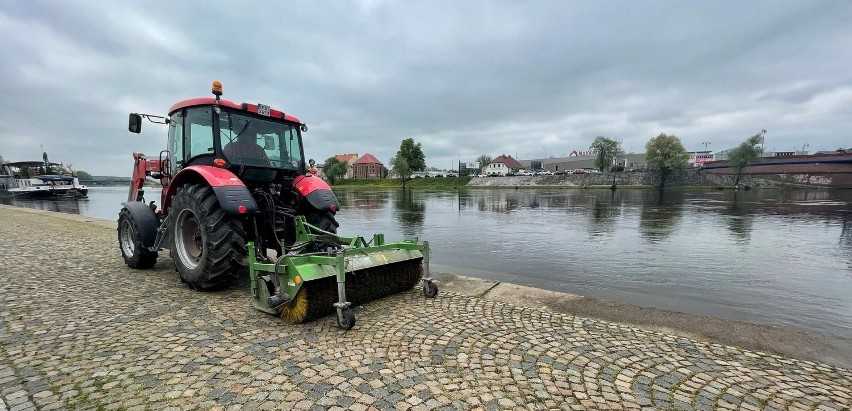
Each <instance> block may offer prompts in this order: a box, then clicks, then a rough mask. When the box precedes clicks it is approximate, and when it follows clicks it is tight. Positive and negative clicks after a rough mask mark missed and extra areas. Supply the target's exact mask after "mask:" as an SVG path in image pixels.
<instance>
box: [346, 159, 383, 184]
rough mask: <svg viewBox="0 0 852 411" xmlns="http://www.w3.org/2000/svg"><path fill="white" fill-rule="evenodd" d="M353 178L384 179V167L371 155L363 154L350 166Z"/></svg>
mask: <svg viewBox="0 0 852 411" xmlns="http://www.w3.org/2000/svg"><path fill="white" fill-rule="evenodd" d="M352 177H353V178H385V166H384V164H382V162H381V161H379V160H378V159H377V158H376V157H373V155H372V154H369V153H368V154H364V155H363V156H362V157H361V158H359V159H358V160H357V161H355V162H354V163H353V164H352Z"/></svg>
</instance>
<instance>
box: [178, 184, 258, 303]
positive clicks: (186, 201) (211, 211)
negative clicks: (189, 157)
mask: <svg viewBox="0 0 852 411" xmlns="http://www.w3.org/2000/svg"><path fill="white" fill-rule="evenodd" d="M169 214H170V215H171V222H170V223H169V225H170V227H169V233H170V236H169V237H170V239H171V254H172V260H173V261H174V264H175V270H176V271H177V272H178V273H180V279H181V281H183V282H185V283H186V284H187V285H188V286H189V287H190V288H194V289H196V290H212V289H219V288H222V287H225V286H227V285H229V284H230V283H231V282H232V281H233V280H235V279H236V278H238V277H239V275H240V273H242V272H244V271H246V267H247V266H246V257H247V255H248V251H247V249H246V234H245V230H244V229H243V225H242V223H241V222H240V221H239V219H237V217H235V216H231V215H228V214H226V213H225V212H224V211H223V210H222V207H220V205H219V200H218V199H217V198H216V194H215V193H214V192H213V189H212V188H210V187H207V186H206V185H187V186H184V187H180V188H178V191H177V193H176V194H175V196H174V200H173V202H172V206H171V209H170V210H169Z"/></svg>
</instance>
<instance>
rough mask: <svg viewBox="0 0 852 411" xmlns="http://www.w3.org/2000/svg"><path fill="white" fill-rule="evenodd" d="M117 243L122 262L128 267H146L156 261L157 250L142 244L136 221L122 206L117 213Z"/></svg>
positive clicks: (149, 266)
mask: <svg viewBox="0 0 852 411" xmlns="http://www.w3.org/2000/svg"><path fill="white" fill-rule="evenodd" d="M118 245H119V247H120V248H121V256H122V257H124V263H125V264H127V266H128V267H130V268H139V269H146V268H151V267H153V266H154V264H156V263H157V252H156V251H150V250H148V249H147V248H145V246H144V245H142V241H141V240H140V239H139V226H138V223H137V221H136V219H135V218H133V214H131V213H130V210H128V209H126V208H122V209H121V212H120V213H118Z"/></svg>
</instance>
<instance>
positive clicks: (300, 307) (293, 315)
mask: <svg viewBox="0 0 852 411" xmlns="http://www.w3.org/2000/svg"><path fill="white" fill-rule="evenodd" d="M278 315H279V316H280V317H281V319H282V320H284V321H286V322H288V323H290V324H298V323H300V322H302V321H305V317H307V315H308V296H307V290H306V288H305V287H302V288H301V289H300V290H299V292H298V293H296V296H295V297H294V298H293V301H290V302H289V303H287V304H284V305H282V306H281V307H279V308H278Z"/></svg>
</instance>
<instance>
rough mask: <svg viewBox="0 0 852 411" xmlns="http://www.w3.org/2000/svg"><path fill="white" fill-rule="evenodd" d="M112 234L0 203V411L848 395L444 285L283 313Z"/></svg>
mask: <svg viewBox="0 0 852 411" xmlns="http://www.w3.org/2000/svg"><path fill="white" fill-rule="evenodd" d="M115 237H116V233H115V230H112V229H107V228H103V227H99V226H96V225H92V224H88V223H84V222H79V221H70V220H67V219H61V218H55V217H52V216H49V215H43V214H32V213H27V212H21V211H16V210H11V209H9V208H2V207H0V253H2V258H0V410H2V411H5V410H12V411H19V410H29V409H44V410H51V409H68V410H75V409H107V410H113V409H116V410H117V409H126V410H143V409H170V410H182V409H285V408H296V409H352V410H366V409H381V410H386V409H400V410H401V409H413V410H427V409H487V410H492V409H524V410H526V409H684V410H688V409H701V410H704V409H745V410H757V409H794V410H808V409H811V410H812V409H816V410H841V409H849V408H850V406H852V371H850V370H846V369H841V368H834V367H831V366H827V365H822V364H818V363H813V362H807V361H798V360H793V359H788V358H783V357H778V356H774V355H769V354H763V353H759V352H750V351H746V350H742V349H738V348H734V347H728V346H723V345H719V344H714V343H709V342H702V341H695V340H691V339H688V338H683V337H674V336H670V335H665V334H661V333H657V332H650V331H643V330H641V329H636V328H630V327H626V326H622V325H619V324H613V323H606V322H602V321H593V320H588V319H583V318H577V317H571V316H567V315H561V314H553V313H550V312H547V311H543V310H538V309H531V308H520V307H515V306H512V305H509V304H504V303H499V302H495V301H489V300H483V299H477V298H472V297H467V296H463V295H460V294H455V293H452V292H448V291H442V293H441V294H439V295H438V297H437V298H435V299H426V298H425V297H423V296H422V295H421V294H419V293H417V292H414V291H412V292H408V293H403V294H400V295H396V296H393V297H390V298H386V299H384V300H380V301H376V302H373V303H371V304H368V305H365V306H364V307H363V308H358V309H357V310H356V312H357V315H358V324H357V325H356V327H355V328H354V329H352V330H351V331H349V332H344V331H340V330H339V329H338V328H337V327H336V324H335V320H334V319H333V318H332V317H327V318H323V319H320V320H318V321H314V322H311V323H308V324H303V325H296V326H292V325H286V324H284V323H282V322H280V321H279V320H277V319H276V318H274V317H272V316H269V315H266V314H263V313H261V312H259V311H256V310H254V309H253V308H251V306H250V304H249V298H248V293H247V291H246V289H245V285H243V286H242V287H235V288H234V289H231V290H226V291H222V292H215V293H198V292H194V291H191V290H189V289H187V288H186V287H185V286H184V285H183V284H182V283H181V282H180V281H179V279H178V277H177V275H176V274H175V272H174V271H173V270H172V268H171V260H170V259H169V258H168V256H167V255H165V256H162V257H161V259H160V261H159V262H158V264H157V266H156V267H155V269H153V270H149V271H135V270H130V269H128V268H127V267H125V266H124V264H123V262H122V260H121V256H120V253H119V251H118V249H117V245H116V238H115Z"/></svg>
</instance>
